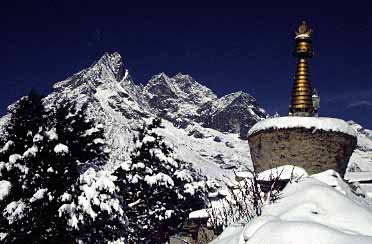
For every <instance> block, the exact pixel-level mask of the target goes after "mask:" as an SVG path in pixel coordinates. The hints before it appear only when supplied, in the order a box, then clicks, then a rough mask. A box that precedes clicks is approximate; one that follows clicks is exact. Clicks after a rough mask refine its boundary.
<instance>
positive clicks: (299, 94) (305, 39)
mask: <svg viewBox="0 0 372 244" xmlns="http://www.w3.org/2000/svg"><path fill="white" fill-rule="evenodd" d="M312 33H313V30H312V29H311V28H310V27H309V26H308V25H307V24H306V22H305V21H303V22H302V23H301V25H300V26H299V27H298V31H296V32H295V34H296V35H295V40H296V48H295V50H294V52H293V55H294V56H295V57H296V58H297V69H296V74H295V77H294V84H293V90H292V99H291V105H290V108H289V114H290V115H293V116H312V115H313V113H314V107H313V101H312V88H311V83H310V72H309V64H308V59H309V58H311V57H312V56H313V50H312V47H311V35H312Z"/></svg>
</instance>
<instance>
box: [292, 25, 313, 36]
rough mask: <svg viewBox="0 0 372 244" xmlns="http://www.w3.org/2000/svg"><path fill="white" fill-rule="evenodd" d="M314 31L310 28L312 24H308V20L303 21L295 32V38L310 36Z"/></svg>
mask: <svg viewBox="0 0 372 244" xmlns="http://www.w3.org/2000/svg"><path fill="white" fill-rule="evenodd" d="M312 33H313V30H312V29H311V28H310V26H308V25H307V23H306V21H302V23H301V24H300V26H298V29H297V31H296V32H295V34H296V37H295V38H296V39H297V38H310V37H311V35H312Z"/></svg>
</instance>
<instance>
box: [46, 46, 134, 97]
mask: <svg viewBox="0 0 372 244" xmlns="http://www.w3.org/2000/svg"><path fill="white" fill-rule="evenodd" d="M112 82H121V83H123V84H125V85H133V81H132V79H131V77H130V75H129V72H128V70H127V69H125V67H124V65H123V60H122V58H121V56H120V54H119V53H116V52H115V53H112V54H110V53H105V54H104V55H103V56H102V57H101V58H100V59H99V60H98V61H96V62H95V63H93V64H92V65H91V66H90V67H89V68H87V69H84V70H82V71H80V72H78V73H76V74H74V75H73V76H71V77H69V78H67V79H66V80H64V81H61V82H57V83H56V84H54V86H53V88H54V90H56V91H61V90H63V89H69V90H73V89H76V88H80V87H81V88H82V90H83V92H84V93H89V92H92V91H94V90H95V88H97V87H98V86H100V85H102V84H107V83H112Z"/></svg>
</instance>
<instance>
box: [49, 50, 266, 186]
mask: <svg viewBox="0 0 372 244" xmlns="http://www.w3.org/2000/svg"><path fill="white" fill-rule="evenodd" d="M120 67H121V68H120ZM239 94H240V95H239V96H244V95H243V94H245V93H241V92H240V93H239ZM239 96H235V95H234V97H239ZM246 97H249V99H250V100H251V101H252V102H253V101H255V99H254V98H253V97H251V96H249V95H248V94H247V95H246ZM66 98H67V99H69V100H74V101H76V102H77V103H78V105H80V106H81V105H83V104H85V103H88V104H89V106H88V111H89V114H88V116H89V117H91V118H94V119H95V120H96V121H97V122H98V123H101V124H102V125H103V126H104V128H105V132H106V137H107V140H108V144H109V145H110V150H111V153H110V162H109V163H108V165H107V168H113V167H115V166H116V165H119V164H120V163H121V162H123V161H125V160H127V159H128V152H129V151H130V150H131V149H132V147H133V141H132V140H133V137H134V135H135V133H136V132H135V130H136V129H138V128H139V127H141V126H142V125H143V123H145V122H146V121H147V122H148V121H149V120H150V119H151V118H154V117H156V116H160V117H162V118H164V122H163V125H164V127H165V128H164V129H161V130H159V133H162V134H163V135H164V136H165V139H166V140H168V141H169V142H170V143H171V144H172V145H173V147H174V150H175V152H176V155H178V156H179V158H180V159H182V160H185V161H187V162H191V163H193V165H194V166H195V167H196V168H199V169H201V170H202V171H203V172H204V173H205V174H207V175H209V176H211V177H212V178H215V177H217V178H220V179H221V178H223V175H227V176H229V177H232V176H233V171H232V169H233V170H241V169H245V168H246V167H251V165H252V162H251V160H250V155H249V148H248V143H247V141H244V140H241V139H240V138H239V137H238V135H237V134H229V133H222V132H219V131H218V130H214V129H208V128H205V127H203V126H201V125H200V124H203V121H204V120H205V121H206V120H208V119H206V117H207V116H209V114H202V113H200V111H201V109H200V108H201V107H202V106H203V104H207V103H211V102H212V103H213V104H214V105H213V106H214V108H216V109H214V110H213V111H218V112H220V113H221V112H223V111H225V109H224V108H226V109H228V108H229V105H230V104H235V106H239V101H237V100H238V99H236V98H235V99H230V100H229V101H227V99H225V98H222V99H218V98H217V96H216V95H215V94H214V93H213V92H212V91H211V90H210V89H208V88H207V87H205V86H203V85H201V84H199V83H197V82H196V81H195V80H194V79H193V78H192V77H190V76H189V75H182V74H177V75H176V76H174V77H168V76H166V75H165V74H159V75H155V76H154V77H153V78H152V79H151V80H150V81H149V83H148V84H147V85H146V86H145V87H142V86H137V85H136V84H135V83H134V82H133V80H132V79H131V76H130V74H129V71H128V70H127V69H125V68H124V66H123V62H122V59H121V57H120V55H119V54H117V53H113V54H105V55H104V56H103V57H102V58H101V59H100V60H99V61H97V62H96V63H94V64H93V65H92V66H91V67H89V68H87V69H84V70H83V71H80V72H78V73H77V74H75V75H73V76H71V77H70V78H67V79H66V80H64V81H61V82H58V83H56V84H55V85H54V91H53V92H52V93H51V94H50V95H48V96H47V97H46V98H45V104H47V105H48V106H49V108H50V109H53V107H55V106H58V103H59V102H61V101H62V99H66ZM221 101H222V102H221ZM222 103H223V105H222ZM246 105H247V104H246V103H243V102H242V103H241V105H240V106H241V107H245V106H246ZM249 106H250V108H249V109H254V110H255V111H263V113H264V110H263V109H262V108H259V107H258V108H256V107H255V106H256V105H255V104H253V103H252V104H250V105H249ZM257 106H258V105H257ZM230 107H231V106H230ZM230 113H231V116H232V117H233V116H234V112H230ZM236 116H240V115H238V114H236ZM259 119H261V118H260V117H259V116H255V117H252V120H253V121H254V120H259ZM197 122H199V123H197ZM222 131H232V130H231V129H230V128H228V127H226V128H225V130H222Z"/></svg>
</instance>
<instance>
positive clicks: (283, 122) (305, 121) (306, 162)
mask: <svg viewBox="0 0 372 244" xmlns="http://www.w3.org/2000/svg"><path fill="white" fill-rule="evenodd" d="M312 34H313V30H312V29H311V28H310V26H309V25H308V24H307V23H306V22H302V23H301V24H300V25H299V27H298V30H297V31H296V32H295V49H294V52H293V55H294V56H295V57H296V59H297V66H296V72H295V76H294V83H293V90H292V96H291V103H290V106H289V115H288V116H286V117H276V118H269V119H265V120H262V121H260V122H258V123H256V124H255V125H254V126H253V127H252V128H251V129H250V130H249V132H248V142H249V146H250V153H251V158H252V161H253V166H254V169H255V171H256V172H257V173H259V172H262V171H264V170H267V169H271V168H275V167H279V166H283V165H294V166H298V167H302V168H304V169H305V170H306V171H307V172H308V173H309V174H314V173H319V172H322V171H324V170H327V169H334V170H336V171H337V172H339V173H340V175H341V176H344V174H345V171H346V168H347V164H348V162H349V159H350V156H351V154H352V153H353V151H354V149H355V147H356V144H357V136H356V132H355V131H354V129H353V128H351V126H349V124H348V123H347V122H345V121H343V120H341V119H337V118H327V117H318V109H319V96H318V93H317V92H316V90H315V89H314V90H313V89H312V85H311V82H310V70H309V59H310V58H311V57H313V54H314V53H313V48H312V40H311V37H312Z"/></svg>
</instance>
